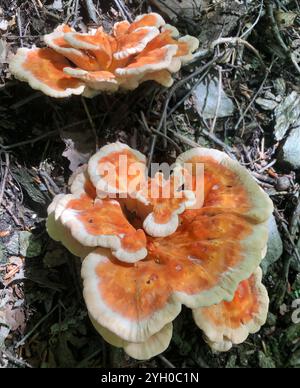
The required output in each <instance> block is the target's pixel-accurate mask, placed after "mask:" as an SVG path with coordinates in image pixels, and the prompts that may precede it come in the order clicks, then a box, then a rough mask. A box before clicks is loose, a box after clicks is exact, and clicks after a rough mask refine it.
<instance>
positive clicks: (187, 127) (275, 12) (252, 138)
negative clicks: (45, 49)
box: [0, 0, 300, 368]
mask: <svg viewBox="0 0 300 388" xmlns="http://www.w3.org/2000/svg"><path fill="white" fill-rule="evenodd" d="M87 3H93V4H94V6H95V10H96V12H95V13H94V12H93V11H94V9H93V8H92V9H91V8H88V7H86V4H87ZM162 3H164V4H165V5H166V4H167V7H163V6H162ZM273 3H274V7H273V5H272V4H273ZM187 4H188V6H187ZM197 4H198V6H199V7H198V8H196V6H197ZM155 5H156V6H157V8H155ZM180 7H181V8H180ZM151 9H153V10H156V11H158V12H162V13H163V16H164V17H166V18H170V19H172V23H173V24H176V25H177V27H178V28H179V30H180V31H181V32H182V33H190V34H192V35H197V36H198V37H199V39H200V42H201V50H202V51H203V52H201V53H200V54H201V55H200V54H199V55H198V57H197V59H196V60H195V61H194V62H193V63H192V64H190V65H189V66H186V67H185V68H184V69H182V71H181V72H180V74H178V75H177V78H176V82H175V86H174V87H173V88H171V89H170V90H166V89H163V88H161V87H159V86H156V85H154V84H152V83H147V84H144V85H142V86H141V87H140V88H139V89H137V90H136V91H134V92H131V93H128V95H126V98H124V95H119V94H118V95H100V96H98V97H96V98H94V99H91V100H83V99H82V98H80V97H72V98H68V99H63V100H54V99H51V98H49V97H47V96H44V95H42V94H41V93H39V92H35V91H33V90H32V89H30V87H29V86H28V85H27V84H25V83H21V82H18V81H16V80H14V79H13V77H12V76H11V74H10V73H9V70H8V65H7V64H8V58H9V55H10V54H11V53H12V52H15V51H16V49H17V48H18V47H20V46H24V47H30V46H31V45H33V44H36V45H38V46H40V45H41V37H42V36H43V35H44V34H46V33H49V32H51V31H52V30H53V29H54V28H55V27H56V26H57V25H58V24H60V23H62V22H67V23H69V24H71V25H72V26H74V27H75V28H76V29H78V30H86V28H87V26H90V27H91V26H95V25H99V24H103V25H104V27H105V28H108V29H109V28H110V27H111V25H112V23H113V22H115V21H117V20H121V19H122V17H127V18H131V17H134V16H136V15H138V14H141V13H144V12H148V11H149V10H151ZM221 38H231V39H227V40H226V41H224V40H223V41H222V40H220V39H221ZM299 56H300V2H299V1H297V0H295V1H285V0H278V1H274V2H272V1H271V2H270V1H267V0H265V1H263V0H252V1H250V0H249V1H244V2H243V1H235V0H230V1H220V0H218V1H208V0H207V1H197V0H195V1H191V0H190V1H177V0H174V1H167V0H166V1H160V0H159V1H150V0H149V1H148V0H143V1H142V0H140V1H138V0H136V1H135V0H128V1H123V0H98V1H97V0H94V1H93V2H86V1H79V0H69V1H60V0H55V1H54V0H51V1H50V0H49V1H44V0H41V1H40V0H25V1H24V0H22V1H20V0H12V1H11V0H1V1H0V164H1V165H0V367H8V366H10V367H46V368H51V367H107V366H120V367H145V366H147V367H148V366H149V367H165V366H170V364H172V365H174V366H176V367H200V368H213V367H217V368H224V367H242V368H244V367H246V368H248V367H260V368H268V367H271V368H275V367H277V368H279V367H300V324H299V323H297V322H295V319H294V322H293V319H292V314H293V312H295V309H296V307H297V306H296V305H297V303H296V302H297V299H299V298H300V255H299V247H300V243H299V215H300V196H299V183H300V182H299V177H300V175H299V171H298V170H299V168H300V162H299V165H298V164H297V161H295V158H292V161H289V160H286V157H285V156H284V155H282V154H283V149H284V143H283V141H285V140H286V139H287V138H288V136H289V134H290V133H291V131H293V130H294V129H295V128H296V127H297V126H298V127H300V119H299V118H300V111H299V112H298V111H297V106H298V107H299V104H300V82H299V81H300V67H299ZM214 83H215V85H217V86H216V87H213V86H212V84H214ZM201 85H202V86H203V85H206V88H207V89H208V90H209V91H208V96H207V98H211V99H212V101H213V102H214V104H216V101H219V104H217V106H216V105H213V106H214V107H213V109H214V110H213V114H211V111H210V112H207V111H206V112H205V114H203V109H202V111H201V98H200V97H201V96H200V97H199V95H201V93H203V88H202V92H201V89H199V88H200V87H201ZM222 89H223V90H222ZM221 92H222V93H221ZM214 93H215V94H214ZM223 93H224V94H223ZM298 98H299V100H298ZM224 100H225V101H224ZM291 100H293V101H292V102H291ZM166 101H168V102H169V104H168V106H166ZM292 103H294V105H292ZM297 104H298V105H297ZM279 106H281V109H280V108H278V107H279ZM291 106H292V108H291ZM202 108H203V106H202ZM298 109H299V108H298ZM297 114H298V116H297ZM163 115H165V119H166V120H162V121H163V122H165V127H164V128H160V126H159V123H160V121H161V118H162V116H163ZM295 115H296V116H297V117H296V119H295ZM282 119H283V121H284V122H285V127H286V128H285V133H284V140H281V139H279V138H278V134H277V133H276V128H277V131H279V130H280V128H278V127H279V125H280V120H282ZM297 120H298V121H297ZM95 131H96V133H97V142H98V143H99V144H98V145H99V146H101V145H104V144H107V142H112V141H116V140H120V141H123V142H125V143H127V144H129V145H131V146H133V147H136V148H137V149H139V150H140V151H142V152H143V153H144V154H146V155H149V156H150V157H151V158H152V160H153V161H158V162H161V161H162V160H163V161H165V159H166V156H167V159H168V160H169V161H173V160H174V158H175V157H176V155H177V154H178V152H180V151H184V150H186V149H189V148H190V147H193V146H195V145H196V144H198V145H202V146H206V147H213V148H217V149H220V150H223V151H225V152H227V153H228V154H230V155H231V156H233V157H235V158H236V159H238V160H239V161H240V163H241V164H243V165H244V166H246V167H247V168H248V169H249V171H250V172H251V173H252V175H253V177H254V178H255V179H256V180H257V182H258V183H259V184H260V185H261V187H262V188H264V189H265V190H266V191H267V192H268V194H269V195H270V196H271V198H272V199H273V201H274V204H275V218H276V221H277V225H278V229H279V232H280V236H281V240H282V241H283V254H282V255H280V254H279V255H280V257H279V258H278V257H276V258H275V259H273V260H272V259H270V262H268V263H265V277H264V283H265V285H266V286H267V288H268V291H269V295H270V299H271V306H270V313H269V317H268V322H267V324H266V325H265V326H264V328H263V329H262V330H261V332H260V333H259V334H256V335H252V336H250V337H249V339H248V340H247V342H246V343H244V344H243V345H241V346H237V347H235V348H234V349H233V350H231V351H230V352H228V353H226V354H221V355H220V354H218V355H216V354H213V353H212V352H211V351H210V349H209V348H208V346H207V345H206V344H205V342H204V341H203V339H202V336H201V333H200V330H199V329H197V327H196V326H195V324H194V323H193V320H192V316H191V313H190V311H188V310H187V309H186V310H184V312H183V314H181V315H180V317H179V318H177V319H176V321H175V330H174V336H173V340H172V342H171V345H170V347H169V349H168V350H167V351H166V352H165V353H164V355H163V357H156V358H154V359H152V360H150V361H149V362H138V361H135V360H133V359H130V357H128V356H127V355H125V354H124V353H123V352H122V351H119V352H116V351H114V350H112V348H111V347H110V346H109V345H107V344H105V343H104V341H102V340H101V338H100V337H99V335H97V333H96V332H95V331H94V329H93V328H92V326H91V324H90V322H89V319H88V316H87V312H86V308H85V304H84V302H83V299H82V296H81V295H82V293H81V284H80V276H79V268H78V265H79V264H78V260H77V259H76V258H74V257H73V256H72V255H71V254H70V253H68V252H67V251H66V250H65V249H64V248H63V247H62V246H61V245H60V244H58V243H55V242H53V241H52V240H51V239H50V238H49V237H48V235H47V233H46V230H45V220H46V215H47V212H46V210H47V206H48V205H49V204H50V202H51V200H52V198H53V196H54V195H56V194H57V193H60V192H66V190H67V182H68V178H69V176H70V174H71V173H72V171H73V170H74V169H75V168H76V166H78V165H79V164H80V163H83V162H85V161H86V159H87V158H88V156H89V155H90V154H91V153H92V152H94V151H95V149H96V143H97V142H96V139H95ZM156 140H158V141H156ZM296 143H297V142H296ZM298 143H299V144H296V145H295V144H294V146H298V149H296V151H298V152H299V155H300V135H299V137H298ZM296 156H297V155H296ZM296 159H297V158H296ZM298 160H299V158H298ZM280 236H278V237H277V240H280ZM277 242H278V241H277Z"/></svg>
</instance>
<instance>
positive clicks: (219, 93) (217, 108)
mask: <svg viewBox="0 0 300 388" xmlns="http://www.w3.org/2000/svg"><path fill="white" fill-rule="evenodd" d="M217 68H218V73H219V84H218V85H219V86H218V101H217V106H216V112H215V117H214V120H213V123H212V126H211V130H210V132H211V133H214V131H215V127H216V124H217V119H218V115H219V110H220V106H221V97H222V87H223V85H222V83H223V81H222V68H221V67H220V66H217Z"/></svg>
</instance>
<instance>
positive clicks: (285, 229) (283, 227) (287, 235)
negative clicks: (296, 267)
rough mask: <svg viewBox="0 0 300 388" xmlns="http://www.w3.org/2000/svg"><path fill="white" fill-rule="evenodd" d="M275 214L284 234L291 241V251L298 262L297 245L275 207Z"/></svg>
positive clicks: (299, 255)
mask: <svg viewBox="0 0 300 388" xmlns="http://www.w3.org/2000/svg"><path fill="white" fill-rule="evenodd" d="M275 215H276V217H277V218H278V219H279V221H280V223H281V226H282V229H283V231H284V233H285V235H286V237H287V238H288V240H289V242H290V243H291V245H292V247H293V249H292V253H294V254H295V256H296V258H297V260H298V262H299V263H300V253H299V250H298V247H297V245H296V244H295V242H294V240H293V238H292V235H291V233H290V231H289V230H288V227H287V226H286V224H285V220H283V219H282V217H281V215H280V213H279V211H278V210H277V209H276V208H275Z"/></svg>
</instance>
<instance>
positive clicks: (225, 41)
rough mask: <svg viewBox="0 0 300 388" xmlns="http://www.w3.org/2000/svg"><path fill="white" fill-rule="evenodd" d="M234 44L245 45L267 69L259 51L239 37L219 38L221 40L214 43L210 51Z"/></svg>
mask: <svg viewBox="0 0 300 388" xmlns="http://www.w3.org/2000/svg"><path fill="white" fill-rule="evenodd" d="M229 43H231V44H233V45H236V44H243V45H244V46H246V47H247V48H248V49H249V50H251V51H252V52H253V53H254V54H255V55H256V56H257V58H258V59H259V61H260V63H261V65H262V67H263V68H264V69H265V68H266V65H265V62H264V61H263V59H262V57H261V55H260V53H259V51H258V50H257V49H256V48H255V47H253V46H252V45H251V44H250V43H249V42H247V41H246V40H244V39H242V38H239V37H228V38H219V39H216V40H215V41H213V42H212V44H211V46H210V49H211V50H212V51H213V50H214V49H215V48H216V47H217V46H219V45H221V44H229Z"/></svg>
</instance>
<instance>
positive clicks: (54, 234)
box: [46, 194, 94, 259]
mask: <svg viewBox="0 0 300 388" xmlns="http://www.w3.org/2000/svg"><path fill="white" fill-rule="evenodd" d="M63 197H64V195H63V194H60V195H57V196H56V197H55V198H54V199H53V202H52V203H51V205H50V206H49V208H48V218H47V221H46V230H47V232H48V234H49V236H50V237H51V238H52V239H53V240H54V241H57V242H61V243H62V244H63V246H64V247H66V248H67V249H68V250H69V251H70V252H71V253H72V255H74V256H76V257H80V258H81V259H84V258H85V257H86V256H87V255H89V254H90V253H91V252H92V251H93V250H94V248H92V247H86V246H84V245H82V244H80V243H79V242H78V241H77V240H76V239H75V238H74V237H73V236H72V234H71V232H70V231H69V230H67V229H66V228H65V227H64V226H63V224H62V223H61V222H60V220H56V219H55V210H56V206H57V204H58V203H59V201H61V200H62V198H63Z"/></svg>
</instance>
